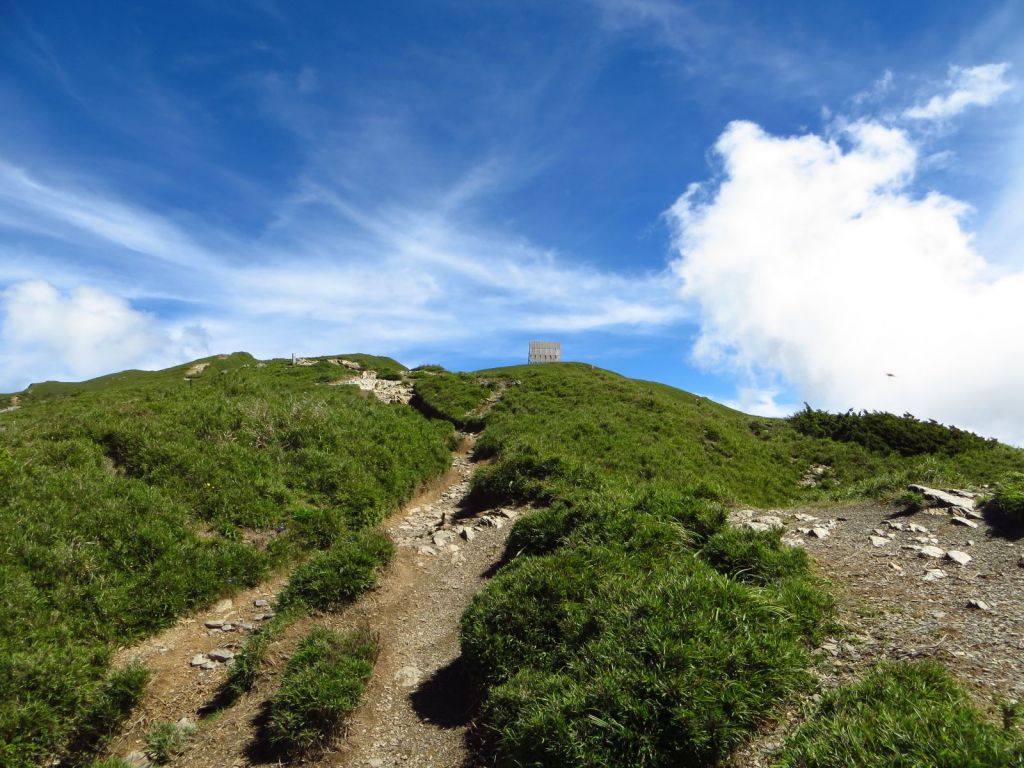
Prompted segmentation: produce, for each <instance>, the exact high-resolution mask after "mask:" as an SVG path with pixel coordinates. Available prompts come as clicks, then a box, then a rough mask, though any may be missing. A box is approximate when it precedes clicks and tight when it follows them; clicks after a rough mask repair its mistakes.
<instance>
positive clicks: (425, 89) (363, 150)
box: [0, 0, 1024, 442]
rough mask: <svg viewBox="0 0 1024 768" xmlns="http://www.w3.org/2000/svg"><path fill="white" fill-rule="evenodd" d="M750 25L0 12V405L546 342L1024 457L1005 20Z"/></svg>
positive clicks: (639, 2) (1018, 155) (735, 17)
mask: <svg viewBox="0 0 1024 768" xmlns="http://www.w3.org/2000/svg"><path fill="white" fill-rule="evenodd" d="M780 8H781V7H769V6H768V5H766V4H764V3H754V2H750V3H743V2H716V3H685V2H675V0H629V1H627V0H566V1H565V2H561V3H551V2H531V1H530V0H521V1H519V2H514V3H513V2H467V1H465V0H462V1H456V0H448V1H446V0H433V1H432V2H404V1H398V0H395V1H389V2H386V3H380V2H374V3H371V2H351V3H309V2H292V3H283V2H281V3H278V2H274V1H273V0H253V1H252V2H238V3H214V2H206V1H199V0H196V1H193V2H181V3H174V4H156V3H117V2H103V3H91V4H83V3H62V2H61V3H25V2H11V0H0V302H2V305H0V312H2V315H0V322H2V325H0V370H2V374H0V391H2V390H4V389H6V390H16V389H20V388H22V387H23V386H25V385H26V384H27V383H29V382H30V381H34V380H40V379H46V378H83V377H87V376H92V375H97V374H100V373H104V372H107V371H110V370H116V369H121V368H125V367H129V366H140V367H155V366H161V365H166V364H171V363H174V362H179V361H181V360H185V359H189V358H194V357H199V356H202V355H205V354H209V353H214V352H222V351H231V350H235V349H246V350H248V351H251V352H253V353H254V354H256V355H258V356H261V357H270V356H287V355H289V354H291V353H292V352H297V353H299V354H328V353H336V352H344V351H356V350H360V351H368V352H376V353H381V354H392V355H395V356H396V357H398V358H400V359H402V360H403V361H405V362H407V363H408V364H417V363H425V362H439V363H442V364H444V365H446V366H448V367H451V368H455V369H475V368H480V367H485V366H491V365H499V364H507V363H512V362H518V361H521V360H522V359H523V357H524V356H525V351H526V342H527V340H529V339H531V338H541V339H558V340H561V341H562V342H563V349H564V351H565V355H566V357H568V358H570V359H576V360H584V361H588V362H592V363H595V364H598V365H601V366H604V367H609V368H612V369H615V370H618V371H620V372H622V373H625V374H628V375H633V376H639V377H643V378H649V379H655V380H659V381H664V382H666V383H669V384H673V385H676V386H680V387H683V388H685V389H689V390H692V391H697V392H700V393H701V394H706V395H709V396H711V397H714V398H716V399H718V400H721V401H725V402H730V403H732V404H735V405H737V406H740V407H743V408H744V409H746V410H748V411H757V412H762V413H769V414H781V413H785V412H787V411H788V410H789V409H791V408H793V407H794V405H795V404H799V403H800V402H801V401H804V400H807V401H809V402H811V403H812V404H814V405H816V406H822V407H830V408H841V409H845V408H848V407H857V408H860V407H868V408H885V409H889V410H897V411H900V412H902V411H908V410H909V411H911V412H914V413H916V414H918V415H921V416H924V417H933V418H937V419H939V420H942V421H947V422H949V421H955V422H956V423H959V424H962V425H965V426H968V427H972V428H975V429H977V430H979V431H982V432H984V433H985V434H995V435H998V436H1000V437H1003V438H1004V439H1007V440H1013V441H1017V442H1020V441H1022V440H1024V406H1022V405H1021V404H1020V403H1019V402H1018V401H1019V400H1020V399H1021V398H1019V396H1018V394H1017V393H1018V392H1019V391H1020V388H1021V387H1024V354H1020V353H1024V348H1022V346H1021V345H1022V343H1024V342H1022V339H1024V323H1022V316H1024V312H1019V311H1017V307H1019V306H1021V305H1020V304H1019V303H1018V301H1017V300H1018V298H1019V299H1021V300H1024V288H1022V279H1024V278H1021V274H1022V273H1024V247H1022V246H1021V242H1022V237H1021V236H1022V234H1024V225H1022V217H1021V216H1020V214H1019V212H1020V211H1021V210H1024V131H1022V130H1021V127H1022V124H1024V123H1022V117H1024V102H1022V99H1021V87H1020V85H1019V79H1020V78H1021V72H1022V71H1024V4H1021V3H1020V2H989V3H986V2H979V3H974V4H965V3H953V2H927V3H912V2H903V3H896V4H894V3H874V2H850V3H789V4H786V5H785V6H784V9H783V10H780ZM892 369H897V370H892ZM888 373H894V374H895V375H894V376H891V377H890V376H887V375H886V374H888Z"/></svg>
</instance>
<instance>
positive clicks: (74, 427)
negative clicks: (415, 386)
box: [0, 354, 450, 766]
mask: <svg viewBox="0 0 1024 768" xmlns="http://www.w3.org/2000/svg"><path fill="white" fill-rule="evenodd" d="M345 357H347V358H348V359H353V358H355V359H356V360H358V361H360V362H361V363H363V364H368V365H376V364H378V363H381V364H384V365H386V364H388V361H387V360H386V359H383V360H381V359H377V358H370V357H360V356H356V355H348V356H345ZM202 362H207V363H209V365H208V367H206V368H205V370H203V371H202V373H201V374H199V375H198V376H195V377H194V378H193V379H192V380H191V381H189V380H186V378H185V373H186V371H188V370H189V369H191V368H192V366H191V365H187V366H179V367H176V368H173V369H170V370H167V371H161V372H156V373H144V372H137V371H130V372H125V373H122V374H116V375H113V376H106V377H102V378H100V379H95V380H92V381H90V382H84V383H81V384H57V383H47V384H39V385H34V386H32V387H30V388H29V389H28V390H27V391H26V392H25V393H22V395H21V403H22V407H21V408H20V409H19V410H17V411H12V412H8V413H5V414H2V415H0V435H2V444H0V541H2V542H3V546H2V547H0V764H2V765H5V766H22V765H35V764H38V763H40V762H42V761H43V760H44V759H45V758H46V757H47V756H48V755H52V754H54V753H58V752H60V751H61V750H62V749H63V748H65V747H67V746H68V745H73V746H74V747H75V748H76V749H77V750H79V751H83V752H84V751H88V749H89V748H90V746H92V745H94V744H96V743H98V742H99V741H101V740H102V738H103V736H104V732H106V731H109V730H110V729H111V728H116V725H117V723H116V718H113V719H114V722H110V721H111V719H112V715H111V714H110V713H111V712H115V711H118V707H119V706H120V709H122V710H123V709H124V706H123V701H124V699H125V696H126V693H125V687H126V685H127V686H128V687H129V688H131V689H132V690H134V691H135V692H136V693H137V690H138V689H139V688H140V686H141V682H143V681H144V680H140V678H139V676H138V675H137V674H134V673H131V674H129V673H112V675H111V676H108V675H107V671H106V667H107V659H109V657H110V653H111V651H112V649H113V648H115V647H117V646H119V645H124V644H128V643H131V642H132V641H133V640H134V639H136V638H139V637H141V636H143V635H145V634H147V633H150V632H152V631H154V630H156V629H158V628H160V627H162V626H165V625H166V624H168V623H169V622H171V621H172V620H173V619H174V618H175V617H176V616H178V615H180V614H181V613H183V612H185V611H188V610H190V609H193V608H195V607H197V606H201V605H203V604H206V603H209V602H210V601H212V600H214V599H216V598H218V597H219V596H223V595H225V594H230V593H231V592H232V591H234V590H237V589H238V588H239V587H242V586H244V585H251V584H254V583H256V582H257V581H258V580H259V579H261V578H263V577H264V576H265V575H266V574H267V572H268V569H270V568H273V567H275V566H278V565H283V564H286V563H289V562H292V561H295V560H297V559H299V558H302V557H303V554H304V553H305V552H307V551H309V550H311V549H325V550H326V549H328V548H331V551H332V552H335V553H336V552H344V551H348V550H346V549H345V548H344V547H341V546H339V545H340V544H344V543H345V542H347V541H348V540H349V539H350V538H351V537H352V536H353V532H354V531H357V530H360V529H363V528H365V527H367V526H371V525H373V524H375V523H377V522H378V521H380V520H381V519H382V517H383V516H384V515H385V514H386V513H387V512H388V511H389V510H391V509H393V508H395V507H396V506H397V505H398V504H400V503H401V502H402V501H403V500H404V499H406V498H408V497H409V496H410V495H411V493H412V492H413V491H414V489H415V488H416V487H417V486H418V484H420V483H422V482H423V481H424V480H426V479H428V478H429V477H431V476H434V475H436V474H438V473H439V472H441V471H443V470H444V468H445V467H446V466H447V463H448V461H449V454H448V451H447V450H446V447H445V444H446V439H447V436H448V434H449V433H450V428H449V427H447V426H445V427H440V426H438V425H437V424H433V423H431V422H429V421H428V420H426V419H425V418H423V417H422V416H420V415H419V414H418V413H416V412H415V411H413V410H411V409H409V408H406V407H403V406H392V405H384V404H381V403H379V402H377V401H376V400H375V399H373V398H372V397H371V398H367V397H363V396H360V394H359V392H358V391H357V390H356V389H355V388H351V387H329V386H324V384H325V383H326V382H328V381H334V380H336V379H338V378H339V377H340V376H341V375H342V371H344V369H341V368H339V367H338V366H337V365H334V364H331V363H329V362H326V361H322V362H318V363H317V364H315V365H312V366H291V365H289V364H288V363H286V362H285V361H270V362H268V363H265V364H264V363H257V361H255V360H254V359H253V358H251V357H250V356H248V355H242V354H238V355H232V356H230V357H227V358H224V359H219V358H213V359H210V360H207V361H202ZM390 364H392V365H393V366H394V367H395V370H398V369H399V368H400V366H398V364H397V363H394V361H390ZM362 540H363V539H357V541H362ZM353 547H354V548H355V549H358V547H357V546H355V545H352V546H351V547H350V549H353ZM353 551H354V550H353ZM133 675H134V676H133ZM129 693H131V691H129ZM128 698H129V699H130V698H131V697H130V696H129V697H128Z"/></svg>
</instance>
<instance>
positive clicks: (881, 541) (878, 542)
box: [871, 536, 889, 547]
mask: <svg viewBox="0 0 1024 768" xmlns="http://www.w3.org/2000/svg"><path fill="white" fill-rule="evenodd" d="M888 543H889V539H887V538H885V536H872V537H871V545H872V546H874V547H884V546H885V545H886V544H888Z"/></svg>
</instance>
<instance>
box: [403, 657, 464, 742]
mask: <svg viewBox="0 0 1024 768" xmlns="http://www.w3.org/2000/svg"><path fill="white" fill-rule="evenodd" d="M409 701H410V702H411V704H412V709H413V711H414V712H415V713H416V715H417V717H419V718H420V720H422V721H423V722H425V723H430V724H431V725H436V726H438V727H440V728H461V727H462V726H465V725H468V724H469V722H470V720H472V718H473V714H474V713H475V712H476V709H477V705H478V704H479V701H478V699H477V697H476V694H475V693H474V691H473V684H472V683H471V682H470V679H469V676H468V674H467V673H466V667H465V664H464V663H463V660H462V656H458V657H457V658H455V659H454V660H453V661H452V662H451V663H449V664H448V665H447V666H445V667H442V668H441V669H439V670H437V672H435V673H434V674H433V675H431V676H430V677H429V678H427V679H426V680H424V681H423V682H422V683H420V685H419V687H418V688H416V690H415V691H413V692H412V693H411V694H409Z"/></svg>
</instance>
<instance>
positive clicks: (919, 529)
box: [908, 523, 928, 533]
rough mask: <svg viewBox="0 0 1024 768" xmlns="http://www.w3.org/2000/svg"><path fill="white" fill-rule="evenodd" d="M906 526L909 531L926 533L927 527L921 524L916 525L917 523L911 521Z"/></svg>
mask: <svg viewBox="0 0 1024 768" xmlns="http://www.w3.org/2000/svg"><path fill="white" fill-rule="evenodd" d="M908 527H909V528H910V532H911V533H928V529H927V528H925V527H924V526H923V525H918V524H917V523H911V524H910V525H909V526H908Z"/></svg>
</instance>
